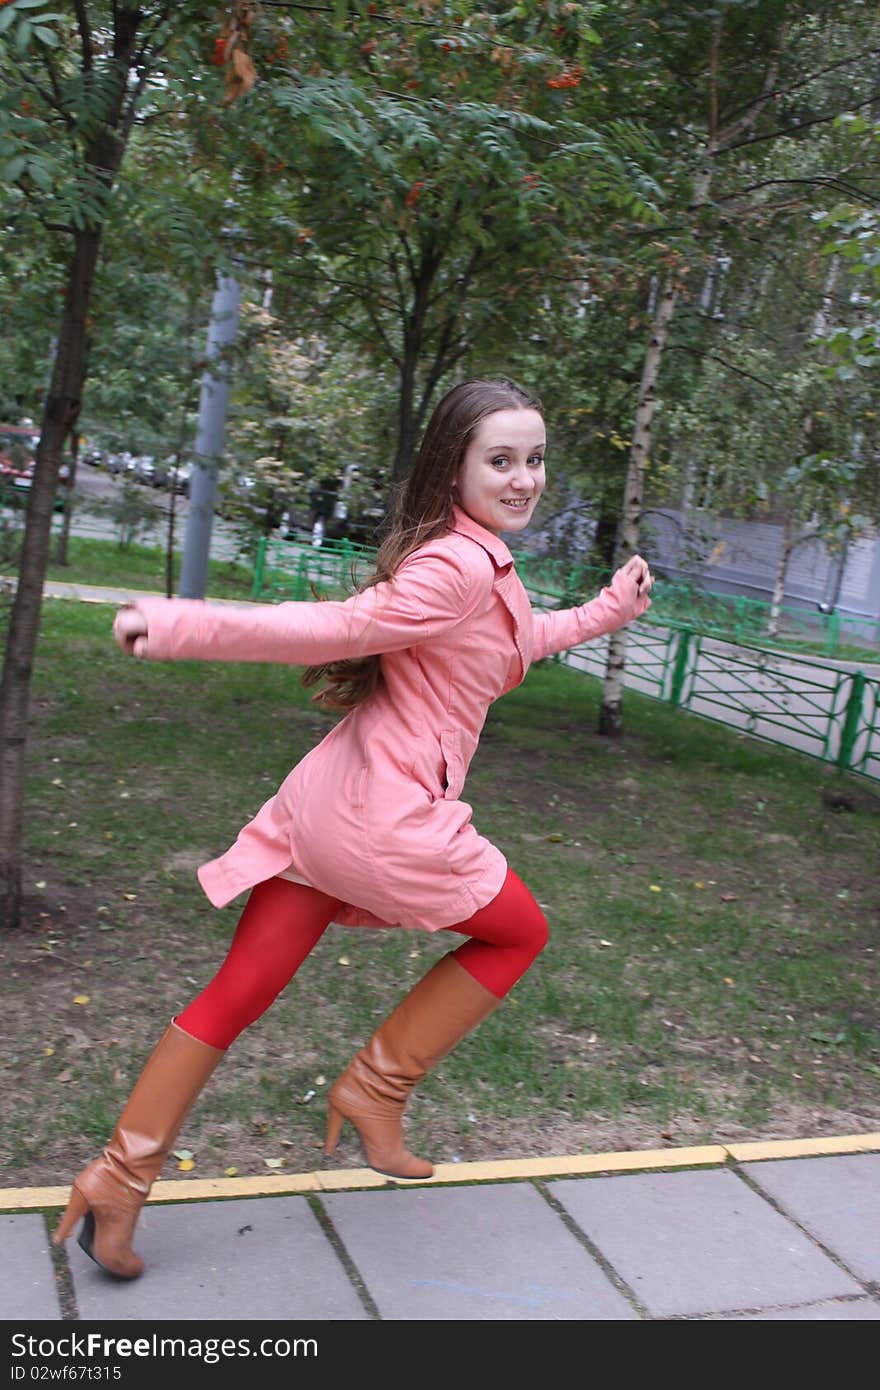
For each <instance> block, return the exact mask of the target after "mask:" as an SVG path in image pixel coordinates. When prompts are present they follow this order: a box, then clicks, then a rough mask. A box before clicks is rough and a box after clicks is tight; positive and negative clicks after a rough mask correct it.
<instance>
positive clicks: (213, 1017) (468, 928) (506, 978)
mask: <svg viewBox="0 0 880 1390" xmlns="http://www.w3.org/2000/svg"><path fill="white" fill-rule="evenodd" d="M338 908H339V899H338V898H330V897H328V896H327V894H326V893H319V892H318V890H317V889H316V888H308V887H306V885H305V884H302V883H291V882H290V881H289V880H288V879H284V878H270V879H267V880H266V881H265V882H264V883H258V884H257V886H256V887H255V888H254V889H253V890H252V891H251V894H250V897H249V898H248V901H247V904H246V906H245V909H244V912H243V913H242V915H241V920H240V921H239V923H238V926H237V927H236V930H235V935H234V937H233V939H232V945H231V946H230V948H229V954H228V955H227V957H226V959H225V961H224V962H223V964H222V966H221V967H220V969H219V970H218V972H217V974H216V975H215V976H214V978H213V980H212V981H211V983H210V984H209V985H208V986H207V987H206V988H205V989H203V990H202V992H201V994H199V995H197V997H196V998H195V999H194V1000H193V1001H192V1003H191V1004H190V1005H188V1007H187V1008H186V1009H184V1011H183V1013H182V1014H179V1015H178V1017H177V1019H176V1020H175V1021H176V1023H177V1026H178V1027H179V1028H182V1029H183V1031H184V1032H185V1033H189V1035H190V1036H191V1037H193V1038H198V1039H199V1040H200V1042H204V1043H208V1044H209V1045H210V1046H211V1047H220V1048H226V1047H229V1045H230V1043H232V1042H233V1041H234V1040H235V1038H237V1037H238V1035H239V1033H241V1032H242V1030H243V1029H245V1028H247V1027H248V1026H249V1025H250V1024H251V1023H254V1022H255V1021H256V1020H257V1019H258V1018H260V1016H261V1015H262V1014H264V1013H265V1012H266V1010H267V1009H268V1007H269V1005H270V1004H271V1003H272V1002H273V1000H274V999H276V998H277V996H278V995H279V994H280V993H281V991H282V990H283V989H284V987H285V985H286V984H288V982H289V981H290V980H291V979H292V978H293V976H294V975H295V974H296V972H297V970H298V969H299V967H300V966H301V965H302V963H303V961H304V960H305V958H306V956H307V955H308V954H309V952H310V951H311V950H312V948H313V947H314V946H315V945H317V943H318V941H319V940H320V938H321V936H322V935H323V934H324V931H325V930H326V928H327V926H328V925H329V923H330V922H332V920H333V917H334V914H335V913H336V912H337V910H338ZM446 930H447V931H454V932H460V933H461V934H462V935H463V936H467V937H469V938H470V939H469V940H468V941H465V942H464V944H463V945H461V946H459V947H458V949H457V950H456V952H455V958H456V960H457V961H458V962H459V964H460V965H461V966H463V968H464V969H465V970H467V971H468V973H469V974H470V975H472V976H473V977H474V979H475V980H478V981H479V983H480V984H481V985H483V987H484V988H485V989H488V990H489V991H490V992H491V993H492V994H494V995H496V997H497V998H499V999H503V997H504V995H505V994H507V992H508V990H510V989H512V988H513V986H514V985H515V984H516V982H517V980H518V979H519V978H520V976H521V975H524V974H525V972H526V971H527V970H528V968H529V966H530V965H531V963H532V961H533V960H534V959H535V957H536V956H537V955H538V953H539V952H540V951H542V950H543V949H544V947H545V946H546V944H547V922H546V920H545V918H544V914H543V913H542V911H541V909H540V908H539V907H538V904H537V903H536V902H535V900H534V898H533V897H532V895H531V893H530V892H529V890H528V888H526V886H525V884H524V883H522V882H521V881H520V879H518V878H517V876H516V874H515V873H513V871H512V870H511V869H508V871H507V878H506V879H505V881H504V885H503V887H502V889H501V892H500V893H499V894H498V896H497V897H496V898H493V900H492V902H490V903H489V904H488V905H487V906H486V907H483V908H481V909H480V911H479V912H475V913H474V915H473V917H469V918H468V920H467V921H466V922H458V923H456V925H455V926H454V927H448V928H446Z"/></svg>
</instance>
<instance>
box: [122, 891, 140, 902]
mask: <svg viewBox="0 0 880 1390" xmlns="http://www.w3.org/2000/svg"><path fill="white" fill-rule="evenodd" d="M122 896H123V897H124V898H125V901H126V902H127V903H133V902H134V900H135V898H136V897H137V893H123V895H122Z"/></svg>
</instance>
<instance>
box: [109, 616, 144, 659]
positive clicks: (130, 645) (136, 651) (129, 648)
mask: <svg viewBox="0 0 880 1390" xmlns="http://www.w3.org/2000/svg"><path fill="white" fill-rule="evenodd" d="M113 636H114V637H115V638H116V641H117V643H118V644H119V646H120V647H121V648H122V650H123V651H124V652H127V653H128V655H129V656H140V657H144V656H149V648H148V645H147V619H146V617H145V615H144V614H143V613H140V612H139V611H138V609H137V608H133V607H132V606H131V605H130V604H127V605H126V606H125V608H120V610H119V612H118V613H117V614H116V617H115V618H114V620H113Z"/></svg>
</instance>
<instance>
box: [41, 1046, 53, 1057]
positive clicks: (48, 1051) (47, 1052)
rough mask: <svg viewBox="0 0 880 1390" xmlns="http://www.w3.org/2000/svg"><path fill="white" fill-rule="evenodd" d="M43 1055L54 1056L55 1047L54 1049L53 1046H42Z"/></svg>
mask: <svg viewBox="0 0 880 1390" xmlns="http://www.w3.org/2000/svg"><path fill="white" fill-rule="evenodd" d="M43 1056H44V1057H54V1056H55V1049H54V1047H44V1048H43Z"/></svg>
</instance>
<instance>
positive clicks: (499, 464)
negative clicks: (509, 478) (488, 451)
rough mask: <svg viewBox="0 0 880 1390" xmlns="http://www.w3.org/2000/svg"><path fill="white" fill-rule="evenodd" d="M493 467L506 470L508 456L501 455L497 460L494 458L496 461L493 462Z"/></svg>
mask: <svg viewBox="0 0 880 1390" xmlns="http://www.w3.org/2000/svg"><path fill="white" fill-rule="evenodd" d="M492 467H493V468H506V467H507V455H506V454H499V455H498V457H497V458H494V459H493V460H492Z"/></svg>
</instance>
